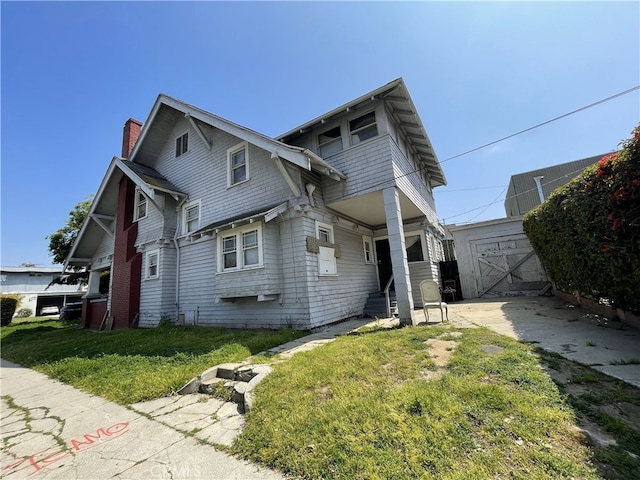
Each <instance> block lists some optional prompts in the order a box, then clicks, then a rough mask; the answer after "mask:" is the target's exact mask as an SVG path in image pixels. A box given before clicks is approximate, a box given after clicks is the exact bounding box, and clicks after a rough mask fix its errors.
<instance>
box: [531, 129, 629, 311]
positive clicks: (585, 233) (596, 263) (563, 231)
mask: <svg viewBox="0 0 640 480" xmlns="http://www.w3.org/2000/svg"><path fill="white" fill-rule="evenodd" d="M631 134H632V137H631V138H630V139H628V140H625V141H624V142H622V144H621V147H622V149H621V150H620V151H619V152H617V153H612V154H611V155H606V156H605V157H603V158H602V159H601V160H600V161H599V162H598V163H596V164H595V165H593V166H591V167H589V168H587V169H585V171H584V172H583V173H582V175H580V176H578V177H576V178H574V179H573V180H571V181H570V182H569V183H567V184H566V185H564V186H563V187H560V188H558V189H557V190H556V191H555V192H553V193H552V194H551V196H549V198H548V199H547V200H546V201H545V202H544V203H543V204H542V205H540V206H538V207H537V208H535V209H534V210H532V211H530V212H529V213H527V215H525V217H524V231H525V233H526V234H527V236H528V237H529V240H530V241H531V244H532V245H533V249H534V250H535V252H536V254H537V255H538V257H539V258H540V261H541V262H542V264H543V265H544V267H545V268H546V269H547V273H548V274H549V275H550V277H551V278H552V279H553V281H554V282H555V283H556V286H557V287H558V288H559V289H560V290H564V291H566V292H576V291H577V292H580V293H581V294H582V295H584V296H587V297H590V298H593V299H596V300H598V299H601V298H606V299H608V300H609V302H610V303H611V305H612V306H615V307H619V308H622V309H624V310H630V311H632V312H634V313H640V125H639V126H638V127H636V128H635V129H634V131H633V132H631Z"/></svg>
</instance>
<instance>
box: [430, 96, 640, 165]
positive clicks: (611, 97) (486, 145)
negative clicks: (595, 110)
mask: <svg viewBox="0 0 640 480" xmlns="http://www.w3.org/2000/svg"><path fill="white" fill-rule="evenodd" d="M638 89H640V85H636V86H635V87H633V88H629V89H628V90H625V91H624V92H620V93H616V94H615V95H611V96H610V97H607V98H603V99H602V100H598V101H597V102H594V103H591V104H589V105H586V106H584V107H581V108H578V109H577V110H573V111H571V112H569V113H565V114H564V115H560V116H559V117H555V118H552V119H551V120H547V121H546V122H542V123H539V124H537V125H534V126H533V127H529V128H525V129H524V130H520V131H519V132H516V133H512V134H511V135H507V136H506V137H502V138H501V139H499V140H494V141H493V142H489V143H486V144H484V145H482V146H481V147H476V148H472V149H471V150H467V151H466V152H462V153H459V154H458V155H454V156H453V157H449V158H447V159H445V160H442V161H441V162H440V163H444V162H448V161H449V160H453V159H454V158H458V157H462V156H463V155H467V154H469V153H472V152H476V151H478V150H481V149H483V148H486V147H489V146H491V145H495V144H496V143H498V142H503V141H505V140H507V139H509V138H512V137H515V136H516V135H520V134H522V133H525V132H529V131H531V130H533V129H535V128H539V127H542V126H544V125H547V124H549V123H551V122H555V121H557V120H560V119H562V118H565V117H568V116H569V115H573V114H575V113H578V112H582V111H583V110H587V109H588V108H591V107H595V106H596V105H600V104H602V103H605V102H608V101H610V100H613V99H615V98H618V97H622V96H623V95H626V94H628V93H631V92H633V91H635V90H638Z"/></svg>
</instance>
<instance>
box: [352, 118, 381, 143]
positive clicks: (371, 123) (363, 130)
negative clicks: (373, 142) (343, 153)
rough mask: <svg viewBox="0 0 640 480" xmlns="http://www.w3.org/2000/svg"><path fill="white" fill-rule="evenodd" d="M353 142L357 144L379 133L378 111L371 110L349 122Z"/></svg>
mask: <svg viewBox="0 0 640 480" xmlns="http://www.w3.org/2000/svg"><path fill="white" fill-rule="evenodd" d="M349 133H350V134H351V144H352V145H357V144H359V143H360V142H364V141H365V140H368V139H370V138H373V137H375V136H377V135H378V126H377V125H376V112H370V113H367V114H365V115H362V116H361V117H358V118H355V119H353V120H351V121H350V122H349Z"/></svg>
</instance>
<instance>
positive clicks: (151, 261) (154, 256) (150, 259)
mask: <svg viewBox="0 0 640 480" xmlns="http://www.w3.org/2000/svg"><path fill="white" fill-rule="evenodd" d="M159 259H160V251H159V250H152V251H150V252H147V268H146V278H158V277H159V276H160V267H159Z"/></svg>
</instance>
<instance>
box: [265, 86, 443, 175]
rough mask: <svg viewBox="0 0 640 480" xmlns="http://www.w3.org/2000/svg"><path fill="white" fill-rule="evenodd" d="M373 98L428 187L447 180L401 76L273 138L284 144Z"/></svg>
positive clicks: (359, 106) (360, 106)
mask: <svg viewBox="0 0 640 480" xmlns="http://www.w3.org/2000/svg"><path fill="white" fill-rule="evenodd" d="M374 100H383V101H384V102H385V105H386V108H387V111H388V112H389V113H390V115H391V116H392V117H393V118H394V120H395V122H396V124H397V125H398V127H399V128H400V130H401V131H402V133H403V134H404V136H405V137H406V139H407V141H408V143H409V148H411V150H412V151H413V153H414V155H415V157H416V158H417V159H418V161H419V162H420V163H421V164H422V165H423V166H424V168H425V169H426V171H427V174H428V175H429V178H430V183H431V186H432V187H437V186H441V185H446V184H447V180H446V178H445V175H444V172H443V170H442V167H441V166H440V162H439V161H438V157H437V156H436V153H435V151H434V149H433V147H432V145H431V141H430V140H429V136H428V135H427V131H426V129H425V128H424V125H423V124H422V120H421V119H420V116H419V115H418V110H417V109H416V107H415V105H414V103H413V100H412V99H411V96H410V95H409V91H408V90H407V88H406V86H405V84H404V80H403V79H402V78H398V79H396V80H393V81H392V82H389V83H387V84H386V85H384V86H382V87H380V88H377V89H376V90H373V91H372V92H369V93H367V94H365V95H362V96H361V97H358V98H356V99H355V100H352V101H350V102H349V103H345V104H344V105H342V106H340V107H338V108H335V109H333V110H331V111H330V112H327V113H325V114H324V115H321V116H319V117H316V118H314V119H313V120H310V121H309V122H307V123H304V124H303V125H300V126H299V127H296V128H294V129H292V130H290V131H288V132H286V133H284V134H282V135H280V136H278V137H276V139H277V140H278V141H280V142H284V143H288V142H289V141H290V140H291V139H293V138H294V137H296V136H297V135H299V134H301V133H304V132H306V131H309V130H312V129H315V128H316V127H317V126H318V125H320V124H323V123H327V122H329V121H330V120H331V119H332V118H334V117H336V116H338V115H343V114H344V113H345V112H349V111H353V110H358V109H359V108H362V107H363V106H365V105H366V104H368V103H371V102H372V101H374Z"/></svg>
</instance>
